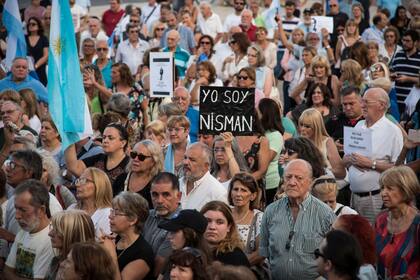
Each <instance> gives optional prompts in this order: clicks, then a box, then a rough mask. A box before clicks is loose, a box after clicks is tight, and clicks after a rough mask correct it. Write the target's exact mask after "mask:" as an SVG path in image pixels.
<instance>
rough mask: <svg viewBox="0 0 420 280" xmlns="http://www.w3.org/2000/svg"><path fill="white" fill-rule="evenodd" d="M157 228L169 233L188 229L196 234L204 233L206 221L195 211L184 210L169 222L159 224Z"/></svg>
mask: <svg viewBox="0 0 420 280" xmlns="http://www.w3.org/2000/svg"><path fill="white" fill-rule="evenodd" d="M158 227H159V228H162V229H165V230H167V231H171V232H174V231H178V230H180V229H183V228H186V227H188V228H191V229H193V230H195V231H196V232H198V233H204V232H205V231H206V228H207V219H206V217H204V215H203V214H201V213H200V212H198V211H197V210H195V209H185V210H181V211H180V212H179V213H178V215H175V216H174V217H172V218H171V219H170V220H166V221H162V222H160V223H159V225H158Z"/></svg>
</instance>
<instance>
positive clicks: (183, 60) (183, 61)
mask: <svg viewBox="0 0 420 280" xmlns="http://www.w3.org/2000/svg"><path fill="white" fill-rule="evenodd" d="M163 51H164V52H170V50H169V48H164V49H163ZM189 59H190V54H189V53H188V52H187V51H186V50H184V49H183V48H181V47H180V46H177V47H176V49H175V53H174V61H175V67H176V71H178V77H179V78H184V77H185V71H187V65H188V60H189Z"/></svg>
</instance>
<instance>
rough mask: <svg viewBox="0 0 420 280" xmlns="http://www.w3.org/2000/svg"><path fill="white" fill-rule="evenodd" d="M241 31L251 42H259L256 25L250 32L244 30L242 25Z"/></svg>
mask: <svg viewBox="0 0 420 280" xmlns="http://www.w3.org/2000/svg"><path fill="white" fill-rule="evenodd" d="M241 29H242V31H243V32H245V33H246V35H247V36H248V39H249V40H250V41H251V42H255V41H256V40H257V27H256V26H255V25H253V24H251V26H250V27H249V28H248V30H244V28H243V26H242V25H241Z"/></svg>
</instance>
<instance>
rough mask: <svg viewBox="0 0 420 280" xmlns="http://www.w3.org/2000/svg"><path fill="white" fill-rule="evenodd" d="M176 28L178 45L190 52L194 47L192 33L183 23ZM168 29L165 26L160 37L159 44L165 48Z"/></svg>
mask: <svg viewBox="0 0 420 280" xmlns="http://www.w3.org/2000/svg"><path fill="white" fill-rule="evenodd" d="M176 30H177V31H178V32H179V37H180V40H179V45H180V46H181V48H183V49H184V50H186V51H187V52H188V53H192V52H193V51H194V49H195V40H194V33H193V32H192V31H191V29H189V28H188V27H185V26H183V25H180V26H178V28H177V29H176ZM169 31H171V29H169V28H166V29H165V31H164V33H163V36H162V38H161V39H160V46H161V47H162V48H166V47H167V46H168V43H167V41H166V37H167V35H168V32H169Z"/></svg>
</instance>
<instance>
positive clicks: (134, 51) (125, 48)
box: [115, 24, 149, 75]
mask: <svg viewBox="0 0 420 280" xmlns="http://www.w3.org/2000/svg"><path fill="white" fill-rule="evenodd" d="M126 32H127V35H128V39H127V40H125V41H123V42H122V43H121V44H120V45H119V46H118V49H117V54H116V55H115V62H123V63H125V64H127V66H128V67H129V68H130V71H131V75H135V74H136V73H137V69H138V67H139V66H140V65H141V64H142V63H143V55H144V53H145V52H146V50H147V49H148V48H149V43H148V42H146V41H143V40H141V39H140V38H139V28H138V26H137V25H133V24H128V25H127V29H126Z"/></svg>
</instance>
